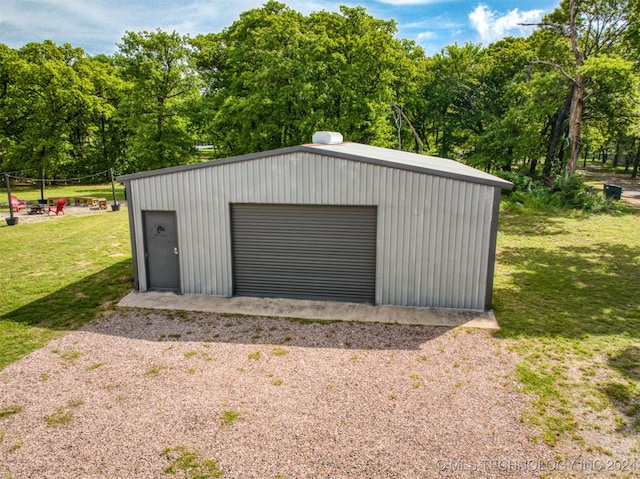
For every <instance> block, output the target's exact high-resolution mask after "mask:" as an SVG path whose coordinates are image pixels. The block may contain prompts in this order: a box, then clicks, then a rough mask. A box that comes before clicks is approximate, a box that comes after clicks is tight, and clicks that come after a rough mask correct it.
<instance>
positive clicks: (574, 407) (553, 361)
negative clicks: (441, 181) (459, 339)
mask: <svg viewBox="0 0 640 479" xmlns="http://www.w3.org/2000/svg"><path fill="white" fill-rule="evenodd" d="M500 221H501V225H500V235H499V238H498V264H497V266H496V281H495V291H494V311H495V314H496V317H497V318H498V322H499V323H500V325H501V328H502V329H501V330H500V331H499V332H498V333H497V334H496V338H500V339H503V340H506V341H508V342H509V344H510V346H511V347H512V348H513V349H514V350H515V351H516V352H518V353H519V354H520V355H521V357H522V361H521V363H520V364H519V366H518V371H517V374H518V379H519V380H520V382H521V383H522V384H523V387H524V390H525V391H526V392H527V393H529V394H532V395H534V397H535V398H536V403H535V410H534V411H531V414H530V415H529V417H528V418H526V419H527V420H528V421H530V422H531V423H533V425H535V426H536V427H537V428H538V430H539V431H540V437H541V438H542V439H543V440H544V441H545V442H547V443H548V444H550V445H555V444H556V443H557V442H558V441H559V440H565V439H569V440H574V441H577V443H578V444H581V445H582V447H583V448H585V449H587V450H589V449H590V450H591V451H594V452H598V451H599V452H600V453H604V454H613V451H611V450H609V449H607V447H608V446H607V443H609V444H610V445H613V444H612V443H611V438H612V437H617V438H618V439H619V440H620V441H622V442H624V438H625V437H636V446H635V447H637V446H638V445H639V444H638V442H637V434H638V432H640V301H639V299H640V217H638V216H635V215H619V216H605V215H602V216H586V215H572V214H569V213H565V214H561V215H552V214H541V213H538V214H532V213H529V214H525V213H518V212H515V213H513V212H511V213H510V212H508V211H503V212H502V215H501V218H500ZM611 434H612V435H613V436H612V435H611ZM598 436H603V437H604V436H607V437H608V439H607V440H606V441H605V440H603V441H602V442H601V443H599V441H598V439H597V437H598ZM586 438H590V439H589V440H587V439H586ZM614 442H615V441H614ZM630 452H633V451H630ZM635 452H636V455H637V450H636V451H635Z"/></svg>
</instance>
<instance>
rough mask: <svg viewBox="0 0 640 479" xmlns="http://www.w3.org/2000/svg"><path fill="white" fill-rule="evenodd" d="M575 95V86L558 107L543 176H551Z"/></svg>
mask: <svg viewBox="0 0 640 479" xmlns="http://www.w3.org/2000/svg"><path fill="white" fill-rule="evenodd" d="M572 97H573V87H572V88H571V91H569V93H568V94H567V96H566V98H565V100H564V104H563V105H562V107H560V108H559V109H558V111H557V112H556V115H555V122H554V124H553V126H552V128H551V138H550V139H549V146H548V147H547V158H546V159H545V163H544V168H543V172H542V174H543V176H545V177H549V176H551V167H552V166H553V160H554V158H556V150H557V149H558V143H559V142H560V138H561V137H562V131H563V130H564V122H565V120H566V119H567V117H568V116H569V110H570V108H571V98H572Z"/></svg>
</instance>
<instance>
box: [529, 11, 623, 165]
mask: <svg viewBox="0 0 640 479" xmlns="http://www.w3.org/2000/svg"><path fill="white" fill-rule="evenodd" d="M634 3H635V2H634V1H633V0H563V1H562V3H561V4H560V7H559V8H558V9H556V10H555V11H554V12H553V13H551V14H549V15H547V17H545V19H544V21H543V22H542V23H540V24H537V25H538V26H539V27H541V28H544V29H549V30H551V31H552V32H553V33H554V34H556V35H559V36H561V37H563V38H565V39H566V41H567V42H568V44H569V46H570V51H571V55H572V57H573V61H572V62H571V64H570V67H569V68H565V66H564V65H563V64H562V63H561V62H559V61H558V60H557V59H555V58H547V59H540V60H538V61H537V62H536V63H539V64H545V65H550V66H552V67H553V68H555V69H556V70H557V71H559V72H560V73H561V74H562V75H563V76H564V77H565V79H566V80H567V82H568V84H569V85H570V88H571V107H570V114H569V135H568V136H569V141H570V152H569V158H568V160H567V164H566V167H565V177H568V176H569V175H572V174H574V173H575V170H576V165H577V160H578V153H579V148H580V126H581V123H582V117H583V113H584V108H585V101H586V100H587V98H588V97H589V96H590V95H592V94H595V93H596V91H595V90H593V89H590V88H589V80H590V79H589V77H588V76H587V75H586V72H585V65H586V63H587V62H589V61H590V59H592V58H598V57H602V56H607V55H609V56H612V55H616V54H618V52H619V48H620V44H621V41H622V38H623V36H624V34H625V32H626V30H627V27H628V26H629V21H630V13H631V6H632V4H634Z"/></svg>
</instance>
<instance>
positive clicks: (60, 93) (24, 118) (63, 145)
mask: <svg viewBox="0 0 640 479" xmlns="http://www.w3.org/2000/svg"><path fill="white" fill-rule="evenodd" d="M85 58H86V57H85V54H84V51H83V50H81V49H79V48H73V47H72V46H71V45H66V44H65V45H63V46H60V47H58V46H56V45H55V44H54V43H53V42H50V41H45V42H43V43H29V44H27V45H25V46H24V47H23V48H21V49H20V50H19V51H17V52H15V53H10V52H8V51H7V50H6V49H4V52H3V55H2V62H3V66H2V72H3V95H2V103H1V105H0V108H1V110H2V112H3V113H2V117H3V119H4V121H3V130H4V135H5V137H6V138H8V140H5V144H8V147H6V154H4V155H3V167H4V168H5V169H13V170H25V169H34V170H36V172H37V174H38V175H42V176H43V177H44V175H47V176H53V175H55V174H57V173H60V172H62V171H63V170H65V169H66V168H69V166H70V165H72V164H73V162H74V144H73V137H74V135H75V136H79V137H82V138H86V137H87V136H89V135H90V125H89V124H88V123H87V122H85V121H83V118H86V117H87V116H88V115H90V114H91V112H92V111H94V110H95V109H96V108H100V107H101V106H102V105H101V104H100V102H97V101H96V99H95V98H93V96H92V89H91V84H90V82H88V81H87V79H86V78H85V77H83V76H82V75H81V74H79V73H78V71H76V67H77V66H78V65H79V64H80V63H82V62H83V61H84V60H85ZM34 176H35V175H34Z"/></svg>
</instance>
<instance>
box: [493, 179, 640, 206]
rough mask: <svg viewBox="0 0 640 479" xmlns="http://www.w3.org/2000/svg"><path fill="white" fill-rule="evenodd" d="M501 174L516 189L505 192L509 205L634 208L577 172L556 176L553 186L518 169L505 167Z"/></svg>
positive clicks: (505, 198) (504, 195)
mask: <svg viewBox="0 0 640 479" xmlns="http://www.w3.org/2000/svg"><path fill="white" fill-rule="evenodd" d="M498 175H499V176H500V177H501V178H504V179H505V180H508V181H510V182H512V183H513V190H512V191H510V192H504V193H503V197H504V200H505V202H506V204H505V206H506V207H507V208H509V209H511V210H518V209H520V208H526V209H532V210H541V211H544V210H549V211H553V210H562V209H574V210H580V211H584V212H587V213H612V212H628V211H630V210H629V208H628V207H627V206H626V205H621V204H619V203H616V202H614V201H613V200H611V199H610V198H606V197H605V195H604V194H603V191H602V190H596V189H595V188H594V187H592V186H589V185H587V184H586V183H585V179H584V177H583V176H582V175H574V176H571V177H569V178H568V179H566V180H565V179H564V178H563V177H556V178H555V180H554V181H553V183H552V184H551V185H550V186H547V185H545V184H544V183H543V182H542V181H540V180H536V179H534V178H531V177H530V176H527V175H524V174H522V173H518V172H506V171H503V172H499V173H498Z"/></svg>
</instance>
